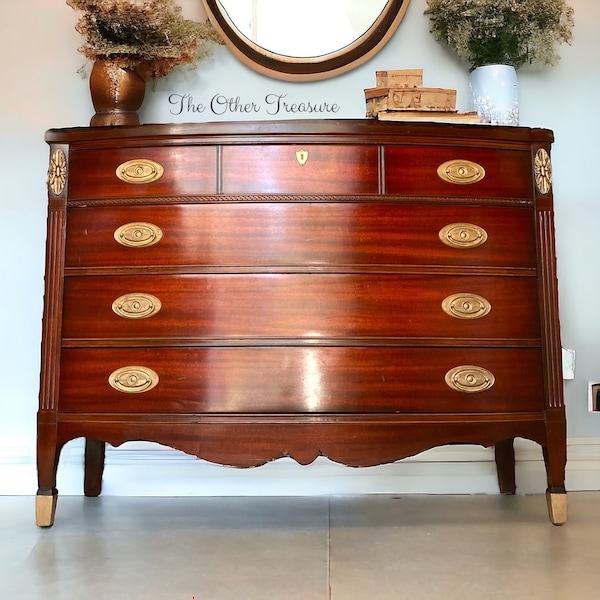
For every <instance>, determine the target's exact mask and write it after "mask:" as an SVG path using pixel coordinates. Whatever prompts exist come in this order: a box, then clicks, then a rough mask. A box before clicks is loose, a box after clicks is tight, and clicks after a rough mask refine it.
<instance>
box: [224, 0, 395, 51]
mask: <svg viewBox="0 0 600 600" xmlns="http://www.w3.org/2000/svg"><path fill="white" fill-rule="evenodd" d="M218 4H219V5H220V7H221V10H222V11H224V14H226V15H227V17H228V18H229V19H230V20H231V22H232V23H233V24H234V25H235V27H236V29H237V30H238V31H239V32H240V33H241V34H242V35H244V36H245V37H246V38H248V39H249V40H250V41H252V42H254V43H255V44H257V45H258V46H260V47H262V48H264V49H265V50H267V51H269V52H274V53H276V54H282V55H286V56H294V57H300V58H309V57H313V56H321V55H323V54H331V53H332V52H337V51H339V50H341V49H342V48H344V47H345V46H349V45H350V44H352V43H354V42H355V41H356V40H357V39H358V38H359V37H361V36H362V35H364V34H365V32H366V31H368V30H369V28H370V27H371V26H372V25H373V23H375V21H376V20H377V18H378V17H379V15H380V14H381V12H382V11H383V9H384V8H385V5H386V4H387V0H368V1H367V2H365V0H325V1H323V0H301V1H296V0H248V1H247V2H244V1H240V0H219V1H218ZM332 23H335V27H331V24H332Z"/></svg>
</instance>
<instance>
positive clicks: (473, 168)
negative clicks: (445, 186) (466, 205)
mask: <svg viewBox="0 0 600 600" xmlns="http://www.w3.org/2000/svg"><path fill="white" fill-rule="evenodd" d="M437 173H438V175H439V177H440V178H441V179H443V180H444V181H447V182H448V183H457V184H459V185H470V184H472V183H477V182H478V181H481V180H482V179H483V178H484V177H485V169H484V168H483V167H482V166H481V165H478V164H477V163H476V162H473V161H471V160H464V159H455V160H448V161H446V162H445V163H442V164H441V165H440V166H439V167H438V170H437Z"/></svg>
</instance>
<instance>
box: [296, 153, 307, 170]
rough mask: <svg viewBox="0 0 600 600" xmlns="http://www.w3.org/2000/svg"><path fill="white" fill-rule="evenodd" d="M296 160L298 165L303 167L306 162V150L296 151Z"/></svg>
mask: <svg viewBox="0 0 600 600" xmlns="http://www.w3.org/2000/svg"><path fill="white" fill-rule="evenodd" d="M296 160H297V161H298V164H299V165H300V166H301V167H303V166H304V165H305V164H306V161H307V160H308V150H298V151H297V152H296Z"/></svg>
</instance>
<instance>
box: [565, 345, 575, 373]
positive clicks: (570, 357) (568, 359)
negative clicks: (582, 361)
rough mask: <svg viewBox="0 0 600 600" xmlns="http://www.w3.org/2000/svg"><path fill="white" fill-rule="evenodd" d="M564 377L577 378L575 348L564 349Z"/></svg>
mask: <svg viewBox="0 0 600 600" xmlns="http://www.w3.org/2000/svg"><path fill="white" fill-rule="evenodd" d="M562 369H563V379H575V350H571V349H569V348H563V349H562Z"/></svg>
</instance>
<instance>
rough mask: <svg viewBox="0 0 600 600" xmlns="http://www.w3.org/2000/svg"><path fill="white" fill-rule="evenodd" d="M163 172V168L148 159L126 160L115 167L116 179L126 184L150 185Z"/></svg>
mask: <svg viewBox="0 0 600 600" xmlns="http://www.w3.org/2000/svg"><path fill="white" fill-rule="evenodd" d="M164 172H165V170H164V168H163V166H162V165H161V164H159V163H157V162H156V161H154V160H150V159H148V158H136V159H134V160H128V161H127V162H124V163H123V164H121V165H119V166H118V167H117V171H116V174H117V177H118V178H119V179H121V181H125V182H126V183H135V184H142V183H152V182H153V181H156V180H157V179H160V178H161V177H162V176H163V173H164Z"/></svg>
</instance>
